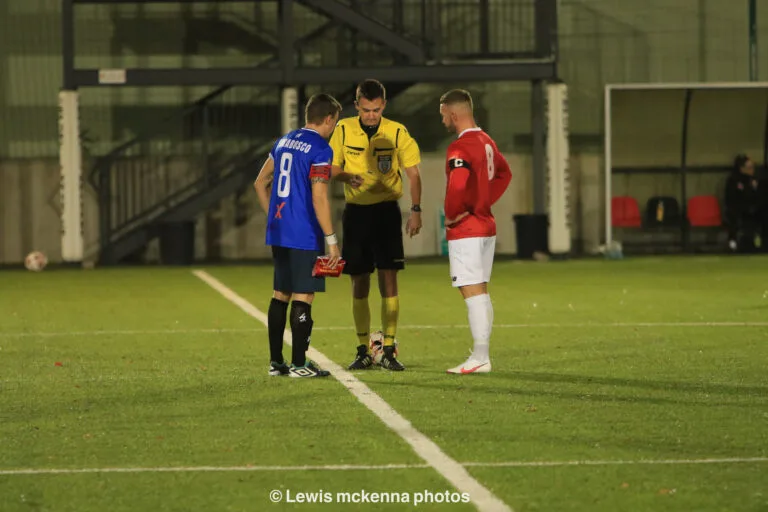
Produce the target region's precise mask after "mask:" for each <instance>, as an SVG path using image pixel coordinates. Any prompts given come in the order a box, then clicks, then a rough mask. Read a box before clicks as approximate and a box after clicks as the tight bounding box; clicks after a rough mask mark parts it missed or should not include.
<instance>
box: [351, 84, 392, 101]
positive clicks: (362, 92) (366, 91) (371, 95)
mask: <svg viewBox="0 0 768 512" xmlns="http://www.w3.org/2000/svg"><path fill="white" fill-rule="evenodd" d="M361 98H365V99H367V100H368V101H373V100H375V99H378V98H381V99H382V100H384V101H387V90H386V89H385V88H384V84H382V83H381V82H379V81H378V80H374V79H373V78H368V79H366V80H363V81H362V82H360V83H359V84H358V85H357V91H355V101H360V99H361Z"/></svg>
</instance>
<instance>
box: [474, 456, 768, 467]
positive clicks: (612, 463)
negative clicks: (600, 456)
mask: <svg viewBox="0 0 768 512" xmlns="http://www.w3.org/2000/svg"><path fill="white" fill-rule="evenodd" d="M750 462H752V463H754V462H768V457H727V458H722V459H717V458H712V459H638V460H553V461H546V460H543V461H537V460H532V461H509V462H503V461H502V462H465V463H464V466H466V467H481V468H529V467H562V466H640V465H662V464H669V465H681V464H744V463H750Z"/></svg>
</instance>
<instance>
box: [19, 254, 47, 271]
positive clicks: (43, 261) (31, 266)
mask: <svg viewBox="0 0 768 512" xmlns="http://www.w3.org/2000/svg"><path fill="white" fill-rule="evenodd" d="M47 264H48V258H46V256H45V254H43V253H41V252H40V251H32V252H31V253H29V254H27V257H26V258H24V266H25V267H27V270H31V271H33V272H40V271H41V270H43V269H44V268H45V266H46V265H47Z"/></svg>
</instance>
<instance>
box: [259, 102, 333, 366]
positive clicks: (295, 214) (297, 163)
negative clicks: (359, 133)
mask: <svg viewBox="0 0 768 512" xmlns="http://www.w3.org/2000/svg"><path fill="white" fill-rule="evenodd" d="M340 112H341V105H340V104H339V102H338V101H336V99H335V98H334V97H333V96H330V95H328V94H316V95H314V96H312V97H311V98H310V99H309V101H308V102H307V108H306V110H305V114H304V116H305V126H304V128H301V129H299V130H295V131H292V132H291V133H289V134H288V135H285V136H284V137H281V138H280V139H279V140H278V141H277V142H276V143H275V145H274V146H273V147H272V151H270V152H269V158H268V159H267V161H266V163H264V166H263V167H262V168H261V171H260V172H259V177H258V178H257V179H256V182H255V183H254V188H255V189H256V193H257V194H258V196H259V203H260V204H261V208H262V209H263V210H264V212H265V213H266V214H267V245H271V246H272V258H273V261H274V264H275V271H274V287H273V288H274V293H273V295H272V302H270V304H269V312H268V315H267V319H268V321H267V323H268V330H269V351H270V367H269V374H270V375H290V376H291V377H327V376H328V375H330V372H328V371H326V370H322V369H320V368H318V367H317V365H316V364H315V363H313V362H312V361H308V360H307V358H306V351H307V349H308V348H309V340H310V336H311V334H312V324H313V322H312V300H313V299H314V296H315V293H316V292H323V291H325V278H322V277H312V269H313V268H314V266H315V261H316V260H317V257H318V256H321V255H322V254H323V249H324V246H325V244H328V254H329V256H330V258H331V261H330V264H331V266H332V267H335V266H336V264H337V263H338V261H339V259H340V258H341V252H340V251H339V245H338V242H337V240H336V235H335V234H334V232H333V222H332V219H331V207H330V203H329V202H328V182H329V181H330V179H331V162H332V161H333V151H332V150H331V147H330V146H329V145H328V141H327V140H328V138H330V136H331V133H333V129H334V128H335V127H336V122H337V121H338V120H339V114H340ZM270 186H271V187H272V191H271V193H270V191H269V188H270ZM323 239H325V243H324V242H323ZM291 301H292V302H291ZM289 302H291V332H292V334H293V336H292V343H293V352H292V360H291V366H290V367H289V366H288V365H287V364H286V363H285V361H284V360H283V333H284V332H285V324H286V320H287V316H288V303H289Z"/></svg>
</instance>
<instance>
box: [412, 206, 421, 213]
mask: <svg viewBox="0 0 768 512" xmlns="http://www.w3.org/2000/svg"><path fill="white" fill-rule="evenodd" d="M411 211H412V212H416V213H421V205H420V204H415V205H413V206H411Z"/></svg>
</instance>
